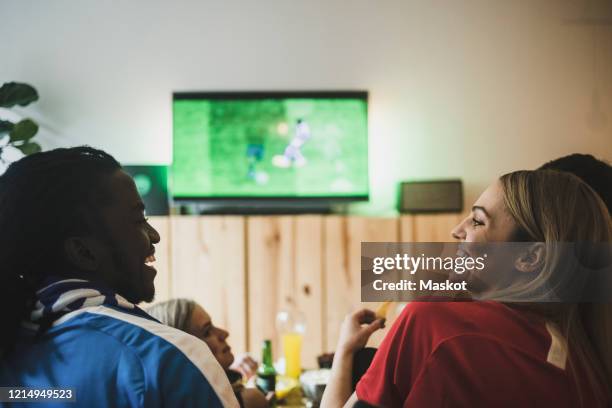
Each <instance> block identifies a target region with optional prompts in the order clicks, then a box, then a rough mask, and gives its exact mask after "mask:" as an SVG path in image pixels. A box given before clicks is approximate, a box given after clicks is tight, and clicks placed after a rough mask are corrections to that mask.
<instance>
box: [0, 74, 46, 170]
mask: <svg viewBox="0 0 612 408" xmlns="http://www.w3.org/2000/svg"><path fill="white" fill-rule="evenodd" d="M37 100H38V92H36V89H34V87H33V86H31V85H28V84H24V83H19V82H7V83H5V84H4V85H2V87H0V108H12V107H14V106H27V105H29V104H30V103H32V102H35V101H37ZM37 132H38V125H37V124H36V122H34V121H33V120H32V119H29V118H25V119H22V120H20V121H18V122H16V123H15V122H11V121H10V120H4V119H2V118H0V161H2V162H5V160H4V159H3V158H2V155H3V153H4V151H5V149H6V148H7V147H12V148H15V149H18V150H20V151H21V152H22V153H23V154H24V155H26V156H27V155H29V154H32V153H36V152H39V151H40V150H41V148H40V145H39V144H38V143H36V142H33V141H32V139H33V138H34V136H35V135H36V133H37Z"/></svg>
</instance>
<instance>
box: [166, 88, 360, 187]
mask: <svg viewBox="0 0 612 408" xmlns="http://www.w3.org/2000/svg"><path fill="white" fill-rule="evenodd" d="M173 152H174V153H173V164H172V194H173V196H174V197H175V198H177V199H215V198H219V199H232V198H271V199H273V198H329V199H342V198H345V199H366V198H367V197H368V106H367V93H366V92H334V93H330V92H326V93H321V92H319V93H288V92H285V93H278V92H277V93H175V94H174V98H173Z"/></svg>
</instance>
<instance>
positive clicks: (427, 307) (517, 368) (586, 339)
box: [321, 170, 612, 408]
mask: <svg viewBox="0 0 612 408" xmlns="http://www.w3.org/2000/svg"><path fill="white" fill-rule="evenodd" d="M551 198H552V199H551ZM452 235H453V237H455V238H456V239H458V240H460V241H462V242H466V243H469V242H476V243H485V242H513V241H524V242H533V243H554V242H581V243H584V242H590V243H606V246H605V247H606V248H608V251H609V245H607V244H609V243H610V242H612V221H611V219H610V214H609V213H608V211H607V209H606V206H605V204H604V203H603V201H602V200H601V198H600V197H599V196H598V195H597V194H596V193H595V192H594V191H593V190H592V189H591V188H590V187H589V186H587V185H586V184H585V183H584V182H582V181H581V180H580V179H579V178H578V177H576V176H574V175H572V174H567V173H564V172H559V171H552V170H538V171H519V172H514V173H509V174H507V175H504V176H502V177H501V178H500V179H499V180H498V181H497V182H496V183H494V184H493V185H491V186H490V187H489V188H488V189H487V190H486V191H485V192H484V193H483V194H482V195H481V196H480V197H479V198H478V200H477V201H476V203H475V205H474V207H473V208H472V213H471V214H470V216H468V217H467V218H466V219H465V220H463V221H462V222H461V223H460V224H459V225H458V226H457V227H455V228H454V229H453V231H452ZM531 248H534V249H533V252H530V253H528V254H525V255H524V256H523V257H522V258H521V259H520V262H518V261H519V260H517V263H516V264H515V265H516V268H517V273H532V274H536V275H535V276H533V279H531V280H530V282H531V283H530V285H529V286H530V287H529V288H527V289H528V290H534V289H535V290H536V291H537V289H538V287H545V286H546V285H547V279H536V278H539V277H546V275H545V274H548V273H552V274H554V273H555V272H556V271H558V270H559V268H558V265H557V264H556V263H555V262H557V259H556V257H554V256H551V257H547V256H546V253H545V251H542V250H541V249H542V248H546V247H545V246H544V247H543V246H542V245H533V246H531ZM538 248H539V249H538ZM584 248H585V247H584V246H577V247H575V250H576V251H578V252H577V253H576V256H577V257H578V259H583V257H582V255H584V254H583V253H580V251H584ZM608 255H609V254H608ZM549 276H551V275H549ZM551 277H554V276H551ZM536 286H537V287H536ZM611 306H612V305H611V304H610V303H575V302H570V303H563V302H558V303H546V304H538V303H527V304H525V303H523V304H517V303H503V302H493V301H480V302H475V301H469V300H465V301H460V302H411V303H409V304H408V305H407V306H406V307H405V308H404V310H403V312H402V314H401V316H400V317H399V318H398V319H397V320H396V321H395V322H394V324H393V326H392V328H391V330H390V331H389V333H388V334H387V336H386V337H385V339H384V340H383V342H382V344H381V346H380V348H379V350H378V352H377V353H376V355H375V357H374V360H373V362H372V364H371V366H370V367H369V369H368V370H367V372H366V373H365V374H364V376H363V377H362V378H361V380H360V381H359V383H358V384H357V389H356V392H355V393H353V394H352V395H351V392H350V371H351V361H352V359H351V356H352V355H353V353H355V351H356V350H358V349H359V348H361V347H363V345H364V344H365V343H366V342H367V339H368V338H369V337H370V335H371V334H372V333H373V332H374V331H376V330H378V329H379V328H380V327H381V326H382V323H383V322H382V321H381V320H380V319H376V317H375V315H374V312H371V311H368V310H360V311H357V312H355V313H353V314H351V315H349V316H347V318H346V319H345V321H344V323H343V325H342V328H341V334H340V339H339V341H338V346H337V352H336V357H335V358H334V363H333V367H332V378H331V380H330V382H329V384H328V386H327V388H326V390H325V394H324V396H323V401H322V405H321V406H322V407H323V408H329V407H339V406H346V407H352V406H353V405H354V404H355V402H357V401H360V403H362V402H365V403H367V404H370V405H372V406H380V407H402V406H403V407H412V406H415V407H442V406H562V407H575V406H582V407H606V406H610V405H611V403H612V354H611V351H610V350H611V348H610V345H611V344H612V307H611Z"/></svg>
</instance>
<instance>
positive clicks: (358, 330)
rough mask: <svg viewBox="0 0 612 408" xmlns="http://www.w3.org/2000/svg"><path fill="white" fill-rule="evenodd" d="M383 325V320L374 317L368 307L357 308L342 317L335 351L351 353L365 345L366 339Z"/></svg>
mask: <svg viewBox="0 0 612 408" xmlns="http://www.w3.org/2000/svg"><path fill="white" fill-rule="evenodd" d="M383 327H385V320H384V319H380V318H378V319H377V318H376V314H375V313H374V312H373V311H371V310H369V309H360V310H357V311H355V312H353V313H351V314H349V315H347V316H346V317H345V318H344V321H343V322H342V326H341V328H340V338H339V340H338V347H337V350H336V352H339V353H344V354H353V353H355V352H356V351H357V350H359V349H362V348H364V347H365V345H366V343H367V342H368V339H369V338H370V336H371V335H372V333H374V332H375V331H376V330H378V329H382V328H383Z"/></svg>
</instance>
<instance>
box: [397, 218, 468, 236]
mask: <svg viewBox="0 0 612 408" xmlns="http://www.w3.org/2000/svg"><path fill="white" fill-rule="evenodd" d="M413 217H414V220H413V223H414V240H415V241H416V242H452V241H454V239H453V237H452V236H451V230H452V229H453V228H454V227H455V226H456V225H457V224H459V222H460V221H461V220H462V219H463V215H462V214H418V215H414V216H413ZM402 222H404V221H403V217H402Z"/></svg>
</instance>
